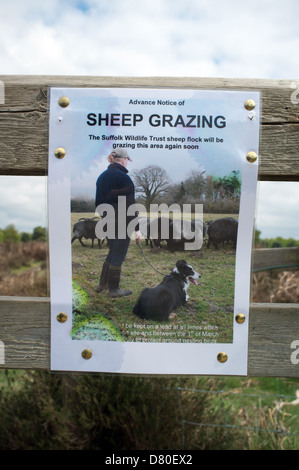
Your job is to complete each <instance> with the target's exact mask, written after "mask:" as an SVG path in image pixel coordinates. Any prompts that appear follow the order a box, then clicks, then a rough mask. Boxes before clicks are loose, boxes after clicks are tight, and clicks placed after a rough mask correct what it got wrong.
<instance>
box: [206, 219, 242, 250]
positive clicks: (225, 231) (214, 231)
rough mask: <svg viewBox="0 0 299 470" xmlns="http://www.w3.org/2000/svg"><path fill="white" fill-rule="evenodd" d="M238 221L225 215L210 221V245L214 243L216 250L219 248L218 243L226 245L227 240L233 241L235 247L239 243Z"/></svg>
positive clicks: (208, 246)
mask: <svg viewBox="0 0 299 470" xmlns="http://www.w3.org/2000/svg"><path fill="white" fill-rule="evenodd" d="M237 232H238V221H237V220H236V219H234V218H232V217H223V218H221V219H216V220H213V221H212V222H210V224H209V226H208V236H209V240H208V245H207V248H210V243H213V245H214V247H215V249H216V250H218V243H222V244H223V245H224V243H225V242H233V246H234V248H236V243H237Z"/></svg>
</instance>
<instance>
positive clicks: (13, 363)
mask: <svg viewBox="0 0 299 470" xmlns="http://www.w3.org/2000/svg"><path fill="white" fill-rule="evenodd" d="M0 311H1V315H0V341H2V342H3V343H4V347H5V363H4V364H2V365H1V364H0V368H6V369H45V370H49V368H50V299H49V298H30V297H0ZM295 340H299V305H298V304H251V306H250V321H249V349H248V376H251V377H266V376H268V377H299V364H298V365H296V364H293V363H292V361H291V354H292V352H294V351H293V350H292V349H291V344H292V342H293V341H295Z"/></svg>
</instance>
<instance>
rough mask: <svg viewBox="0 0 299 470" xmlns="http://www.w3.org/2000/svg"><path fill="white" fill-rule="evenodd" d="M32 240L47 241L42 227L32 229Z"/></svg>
mask: <svg viewBox="0 0 299 470" xmlns="http://www.w3.org/2000/svg"><path fill="white" fill-rule="evenodd" d="M32 240H39V241H42V242H45V241H46V240H47V231H46V229H45V228H44V227H40V226H39V227H35V228H34V229H33V234H32Z"/></svg>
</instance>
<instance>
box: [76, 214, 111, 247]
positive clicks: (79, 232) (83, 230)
mask: <svg viewBox="0 0 299 470" xmlns="http://www.w3.org/2000/svg"><path fill="white" fill-rule="evenodd" d="M97 223H98V218H97V217H93V219H87V218H84V217H82V218H81V219H79V220H78V222H76V223H75V224H74V226H73V238H72V243H73V241H75V240H79V242H80V243H81V245H82V246H86V245H84V243H83V242H82V238H85V239H88V238H91V240H92V243H91V246H92V248H93V245H94V240H95V238H97V236H96V234H95V228H96V225H97ZM103 241H104V240H103ZM103 241H102V240H99V239H98V247H99V248H101V243H103Z"/></svg>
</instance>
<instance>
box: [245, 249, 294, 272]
mask: <svg viewBox="0 0 299 470" xmlns="http://www.w3.org/2000/svg"><path fill="white" fill-rule="evenodd" d="M252 263H253V272H258V271H266V270H273V269H279V270H280V271H294V270H295V271H299V246H296V247H290V248H259V249H256V250H253V255H252Z"/></svg>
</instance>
